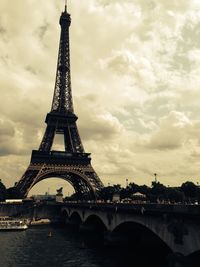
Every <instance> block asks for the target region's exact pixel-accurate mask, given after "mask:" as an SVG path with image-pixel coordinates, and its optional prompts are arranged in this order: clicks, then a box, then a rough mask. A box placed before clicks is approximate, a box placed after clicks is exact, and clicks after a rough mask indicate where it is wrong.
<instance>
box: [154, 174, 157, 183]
mask: <svg viewBox="0 0 200 267" xmlns="http://www.w3.org/2000/svg"><path fill="white" fill-rule="evenodd" d="M154 176H155V183H157V173H154Z"/></svg>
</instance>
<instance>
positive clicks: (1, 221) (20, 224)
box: [0, 217, 28, 231]
mask: <svg viewBox="0 0 200 267" xmlns="http://www.w3.org/2000/svg"><path fill="white" fill-rule="evenodd" d="M27 228H28V225H27V223H26V221H25V220H20V219H13V218H10V217H0V231H5V230H7V231H10V230H26V229H27Z"/></svg>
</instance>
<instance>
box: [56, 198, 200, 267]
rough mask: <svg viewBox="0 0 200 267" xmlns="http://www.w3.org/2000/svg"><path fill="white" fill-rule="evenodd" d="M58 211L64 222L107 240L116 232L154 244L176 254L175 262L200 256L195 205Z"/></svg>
mask: <svg viewBox="0 0 200 267" xmlns="http://www.w3.org/2000/svg"><path fill="white" fill-rule="evenodd" d="M61 212H62V215H63V218H64V220H65V222H66V223H69V224H76V225H79V226H80V227H81V228H83V229H88V230H90V231H92V230H94V231H95V230H96V231H101V232H103V233H104V236H105V237H107V238H108V239H109V237H110V239H112V237H113V239H116V238H117V233H118V237H119V234H120V236H121V237H123V235H124V236H125V235H127V236H129V238H131V239H132V240H134V239H135V240H136V242H139V241H141V240H143V242H144V243H146V244H147V243H148V242H149V246H151V245H152V244H153V242H155V241H158V242H160V243H162V245H164V246H166V247H167V248H168V250H169V251H170V252H172V253H173V255H176V258H177V262H178V261H180V262H181V261H182V260H183V258H188V257H196V256H197V255H198V256H199V254H200V206H199V205H178V204H177V205H169V204H168V205H164V204H143V205H142V204H122V203H118V204H107V203H106V204H103V203H71V202H69V203H65V204H64V205H63V207H62V208H61ZM172 266H186V265H172ZM187 266H190V265H187ZM197 266H200V265H197Z"/></svg>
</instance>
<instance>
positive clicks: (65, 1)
mask: <svg viewBox="0 0 200 267" xmlns="http://www.w3.org/2000/svg"><path fill="white" fill-rule="evenodd" d="M65 12H67V0H65Z"/></svg>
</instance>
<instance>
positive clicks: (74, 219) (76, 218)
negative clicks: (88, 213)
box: [69, 211, 82, 225]
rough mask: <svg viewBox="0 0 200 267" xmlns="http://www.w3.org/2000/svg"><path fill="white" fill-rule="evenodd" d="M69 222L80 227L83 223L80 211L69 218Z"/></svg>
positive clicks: (74, 212)
mask: <svg viewBox="0 0 200 267" xmlns="http://www.w3.org/2000/svg"><path fill="white" fill-rule="evenodd" d="M69 221H70V222H71V223H73V224H76V225H80V224H81V223H82V218H81V214H80V213H79V212H78V211H73V212H72V213H71V214H70V216H69Z"/></svg>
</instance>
